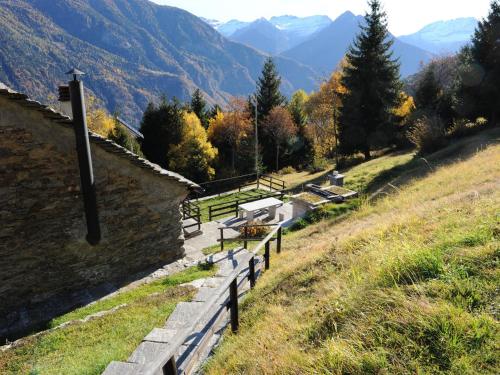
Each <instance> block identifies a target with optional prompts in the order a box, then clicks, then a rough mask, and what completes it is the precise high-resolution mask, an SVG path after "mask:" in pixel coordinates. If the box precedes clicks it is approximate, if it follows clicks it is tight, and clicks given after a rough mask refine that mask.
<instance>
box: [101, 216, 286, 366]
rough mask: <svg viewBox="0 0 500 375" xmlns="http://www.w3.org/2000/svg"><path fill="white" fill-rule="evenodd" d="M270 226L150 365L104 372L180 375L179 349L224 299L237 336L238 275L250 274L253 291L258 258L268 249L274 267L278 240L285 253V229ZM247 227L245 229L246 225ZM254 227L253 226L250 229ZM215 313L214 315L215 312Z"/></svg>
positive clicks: (267, 257)
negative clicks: (273, 249) (273, 252)
mask: <svg viewBox="0 0 500 375" xmlns="http://www.w3.org/2000/svg"><path fill="white" fill-rule="evenodd" d="M268 226H275V228H274V229H273V230H272V231H271V232H270V233H269V234H268V235H267V236H266V237H264V238H263V239H250V238H248V239H247V241H260V242H259V244H258V245H257V246H256V247H255V249H253V251H251V252H249V253H248V257H247V258H245V259H244V261H242V262H241V263H239V264H238V265H237V266H236V268H235V269H234V270H233V271H232V272H231V274H230V275H228V276H227V277H226V279H225V281H224V282H223V283H222V284H221V285H220V287H218V288H217V291H216V292H215V293H214V295H213V296H212V297H211V298H210V299H208V300H207V301H206V302H204V303H203V305H202V307H201V308H200V310H199V312H198V314H197V315H196V318H195V319H193V320H192V321H191V322H190V323H189V325H188V326H187V327H185V328H183V329H182V330H180V331H178V332H177V333H176V335H175V336H174V337H173V338H172V341H171V342H169V344H168V348H167V349H166V350H165V351H163V352H160V353H158V354H157V355H156V356H155V357H154V359H152V360H149V361H148V362H147V363H144V364H139V363H130V362H112V363H111V364H110V365H109V366H108V367H107V368H106V371H105V372H104V374H105V375H115V374H144V375H153V374H164V375H177V373H178V372H177V370H178V368H177V362H176V358H175V356H176V353H177V352H178V351H179V348H180V347H181V346H182V345H183V344H184V343H185V342H186V341H187V340H188V338H189V337H191V336H192V335H193V332H196V327H198V326H206V325H210V322H211V321H213V319H214V317H213V309H214V306H217V305H218V304H220V303H221V299H222V300H224V301H227V307H228V308H229V310H230V324H231V330H232V331H233V332H234V333H236V332H237V331H238V328H239V312H238V276H240V275H241V274H242V273H243V272H244V271H246V270H247V269H248V270H247V275H246V277H247V278H248V281H249V284H250V288H254V287H255V284H256V281H257V279H256V275H257V273H256V269H255V265H256V256H257V254H258V253H259V252H260V251H261V250H262V249H263V248H264V268H265V270H268V269H269V268H270V258H271V253H270V243H271V242H272V241H276V243H277V252H278V253H280V252H281V239H282V228H281V224H274V225H273V224H270V225H268ZM242 227H244V226H242ZM247 227H248V228H250V227H251V226H247ZM240 228H241V227H232V228H230V227H228V228H224V229H225V230H229V229H232V230H235V229H240ZM220 240H221V242H225V241H231V240H230V239H224V238H221V239H220ZM228 291H229V299H227V292H228ZM211 312H212V313H211Z"/></svg>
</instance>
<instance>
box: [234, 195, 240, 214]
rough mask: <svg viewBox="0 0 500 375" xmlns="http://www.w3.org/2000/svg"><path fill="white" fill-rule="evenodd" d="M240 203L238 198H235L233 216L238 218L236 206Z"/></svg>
mask: <svg viewBox="0 0 500 375" xmlns="http://www.w3.org/2000/svg"><path fill="white" fill-rule="evenodd" d="M239 205H240V201H239V199H237V200H236V206H235V207H234V211H235V215H234V216H235V217H236V218H238V206H239Z"/></svg>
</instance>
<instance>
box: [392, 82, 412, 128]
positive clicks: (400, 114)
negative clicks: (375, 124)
mask: <svg viewBox="0 0 500 375" xmlns="http://www.w3.org/2000/svg"><path fill="white" fill-rule="evenodd" d="M399 102H400V103H401V104H400V105H399V107H396V108H395V109H394V111H393V113H394V115H395V116H396V117H397V118H398V119H399V124H400V125H401V126H404V125H406V123H407V122H408V119H409V118H410V116H411V114H412V113H413V111H414V110H415V109H416V106H415V100H414V99H413V97H412V96H410V95H407V94H406V93H405V92H403V91H401V92H400V93H399Z"/></svg>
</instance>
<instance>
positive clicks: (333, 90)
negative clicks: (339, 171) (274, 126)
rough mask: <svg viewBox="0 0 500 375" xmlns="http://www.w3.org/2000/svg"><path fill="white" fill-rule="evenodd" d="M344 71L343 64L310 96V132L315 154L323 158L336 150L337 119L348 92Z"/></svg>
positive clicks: (307, 107) (307, 105)
mask: <svg viewBox="0 0 500 375" xmlns="http://www.w3.org/2000/svg"><path fill="white" fill-rule="evenodd" d="M342 69H343V65H342V64H341V65H340V68H339V69H337V70H336V71H335V72H333V73H332V75H331V76H330V79H329V80H328V81H326V82H324V83H323V84H321V86H320V88H319V90H318V91H317V92H314V93H312V94H311V95H310V96H309V100H308V101H307V104H306V112H307V115H308V131H309V134H310V136H311V137H312V139H313V141H314V145H315V154H316V155H318V156H321V157H330V156H332V154H333V152H334V150H335V149H336V144H337V119H338V114H339V110H340V108H341V107H342V100H341V95H342V94H344V93H345V92H346V89H345V87H344V86H342V84H341V80H342Z"/></svg>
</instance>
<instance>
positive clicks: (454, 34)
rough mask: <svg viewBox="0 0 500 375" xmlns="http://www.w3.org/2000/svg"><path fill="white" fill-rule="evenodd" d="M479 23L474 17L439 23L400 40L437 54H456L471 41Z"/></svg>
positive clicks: (404, 36)
mask: <svg viewBox="0 0 500 375" xmlns="http://www.w3.org/2000/svg"><path fill="white" fill-rule="evenodd" d="M477 22H478V21H477V19H475V18H473V17H468V18H457V19H454V20H449V21H438V22H434V23H431V24H430V25H427V26H425V27H424V28H422V29H421V30H419V31H417V32H416V33H414V34H410V35H403V36H400V37H399V38H398V39H399V40H401V41H402V42H405V43H408V44H412V45H414V46H417V47H420V48H422V49H424V50H427V51H430V52H432V53H435V54H450V53H455V52H457V51H458V50H460V48H462V47H463V46H464V45H465V44H467V43H468V42H469V41H470V39H471V37H472V35H473V34H474V30H475V29H476V27H477Z"/></svg>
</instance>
